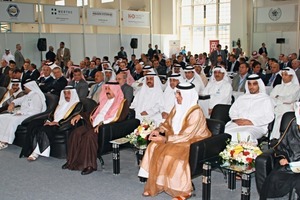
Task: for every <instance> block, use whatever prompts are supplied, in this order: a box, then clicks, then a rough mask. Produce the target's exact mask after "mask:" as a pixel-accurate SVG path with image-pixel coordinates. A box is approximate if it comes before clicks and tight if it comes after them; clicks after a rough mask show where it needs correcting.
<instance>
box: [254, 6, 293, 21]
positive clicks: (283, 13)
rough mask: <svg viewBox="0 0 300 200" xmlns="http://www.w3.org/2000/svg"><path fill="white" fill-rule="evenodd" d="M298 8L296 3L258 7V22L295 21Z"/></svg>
mask: <svg viewBox="0 0 300 200" xmlns="http://www.w3.org/2000/svg"><path fill="white" fill-rule="evenodd" d="M296 9H297V7H296V6H295V5H294V4H289V5H280V6H276V7H263V8H257V23H284V22H295V21H296V13H297V12H296Z"/></svg>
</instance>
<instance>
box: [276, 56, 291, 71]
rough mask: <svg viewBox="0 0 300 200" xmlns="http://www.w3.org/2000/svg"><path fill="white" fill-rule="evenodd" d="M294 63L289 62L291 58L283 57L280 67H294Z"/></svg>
mask: <svg viewBox="0 0 300 200" xmlns="http://www.w3.org/2000/svg"><path fill="white" fill-rule="evenodd" d="M291 64H292V63H291V62H289V58H288V57H287V56H283V57H282V62H281V63H280V65H279V67H280V69H284V68H286V67H292V65H291Z"/></svg>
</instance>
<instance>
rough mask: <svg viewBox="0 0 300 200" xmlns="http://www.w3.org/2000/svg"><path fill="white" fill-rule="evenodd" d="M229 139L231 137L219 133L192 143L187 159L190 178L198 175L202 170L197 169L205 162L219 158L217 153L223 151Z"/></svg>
mask: <svg viewBox="0 0 300 200" xmlns="http://www.w3.org/2000/svg"><path fill="white" fill-rule="evenodd" d="M230 139H231V135H229V134H227V133H221V134H218V135H213V136H212V137H209V138H206V139H204V140H201V141H198V142H195V143H192V144H191V146H190V159H189V163H190V168H191V173H192V176H195V175H196V174H197V175H198V173H199V172H200V171H201V170H202V169H199V167H200V168H201V166H202V164H203V163H204V162H205V161H206V160H209V159H212V158H214V157H217V156H219V153H220V152H221V151H223V150H224V149H225V147H226V145H227V141H228V140H230Z"/></svg>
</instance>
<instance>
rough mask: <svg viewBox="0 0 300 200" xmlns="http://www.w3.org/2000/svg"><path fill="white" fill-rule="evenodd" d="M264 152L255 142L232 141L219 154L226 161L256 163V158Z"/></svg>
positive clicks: (246, 163) (243, 163) (244, 163)
mask: <svg viewBox="0 0 300 200" xmlns="http://www.w3.org/2000/svg"><path fill="white" fill-rule="evenodd" d="M261 153H262V151H261V150H260V148H259V147H258V146H257V145H256V144H255V143H253V142H248V141H245V142H230V143H229V144H228V145H227V146H226V148H225V149H224V150H223V151H222V152H221V153H220V154H219V155H220V156H221V157H222V159H223V160H224V161H225V162H229V163H234V164H242V165H252V166H253V165H254V162H255V158H256V157H257V156H259V155H260V154H261Z"/></svg>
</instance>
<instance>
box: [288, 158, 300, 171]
mask: <svg viewBox="0 0 300 200" xmlns="http://www.w3.org/2000/svg"><path fill="white" fill-rule="evenodd" d="M289 165H290V168H291V170H292V171H293V172H294V173H300V161H297V162H291V163H289Z"/></svg>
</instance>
